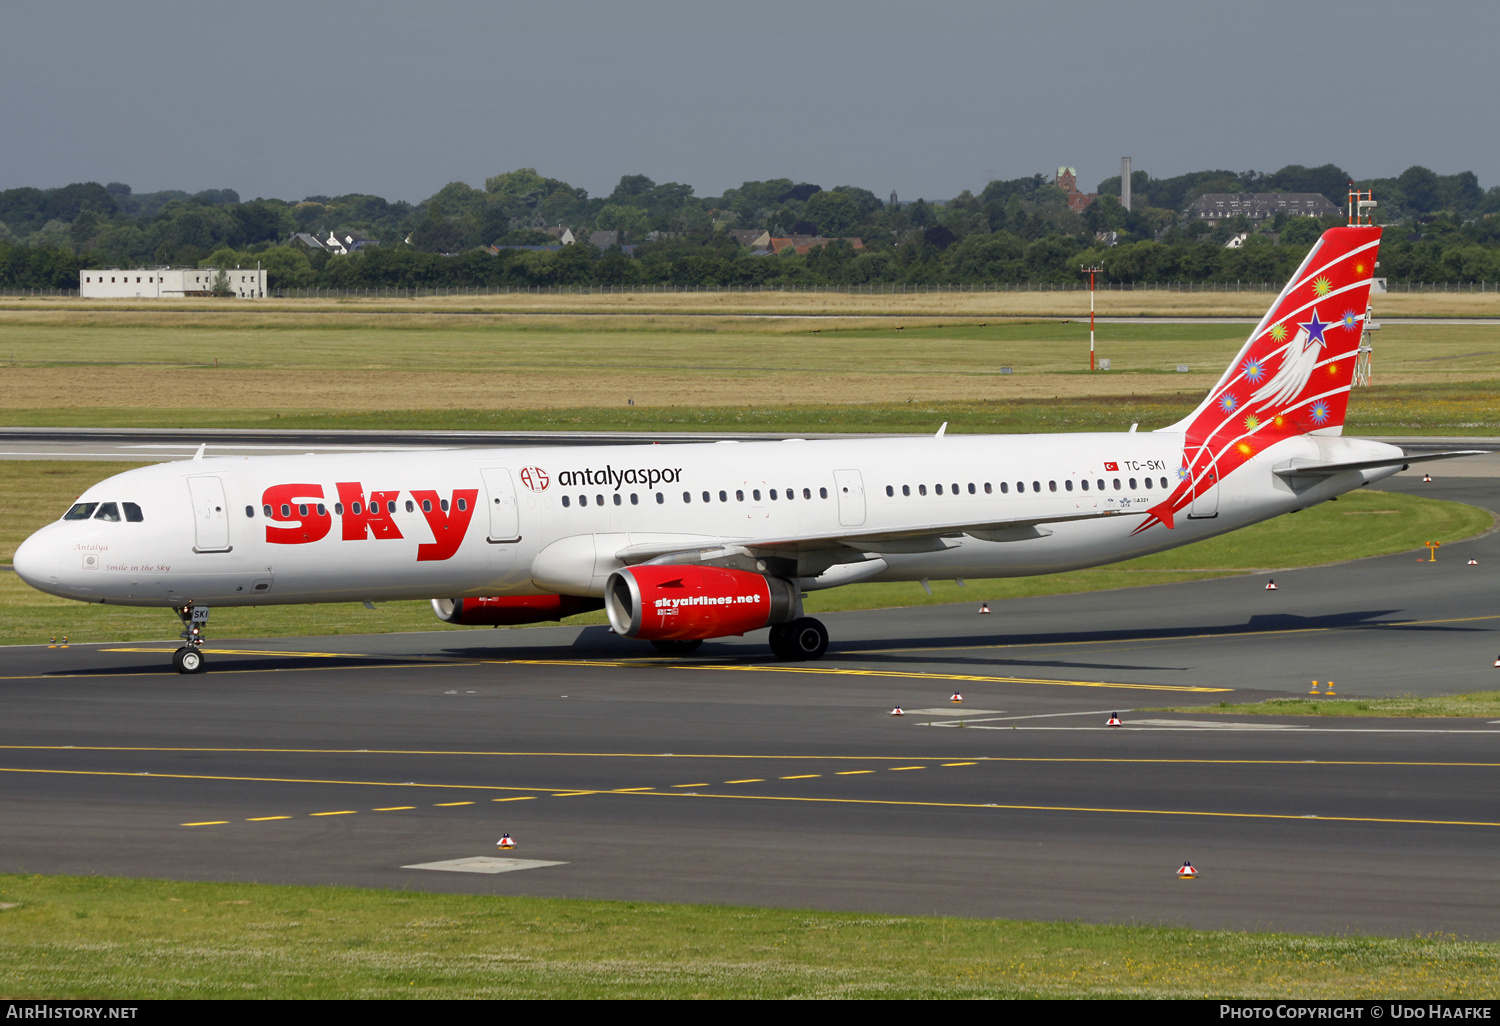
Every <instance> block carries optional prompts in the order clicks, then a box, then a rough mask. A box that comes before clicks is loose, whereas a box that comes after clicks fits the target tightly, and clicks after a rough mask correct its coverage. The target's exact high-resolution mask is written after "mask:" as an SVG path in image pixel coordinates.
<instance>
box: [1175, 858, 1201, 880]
mask: <svg viewBox="0 0 1500 1026" xmlns="http://www.w3.org/2000/svg"><path fill="white" fill-rule="evenodd" d="M1177 879H1179V880H1196V879H1198V871H1197V870H1196V869H1194V868H1193V864H1192V863H1191V862H1184V863H1183V864H1182V868H1181V869H1179V870H1178V871H1177Z"/></svg>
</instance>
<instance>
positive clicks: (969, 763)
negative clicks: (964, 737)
mask: <svg viewBox="0 0 1500 1026" xmlns="http://www.w3.org/2000/svg"><path fill="white" fill-rule="evenodd" d="M943 765H944V766H978V765H979V763H977V762H945V763H943Z"/></svg>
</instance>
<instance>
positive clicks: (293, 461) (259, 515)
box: [15, 432, 1400, 606]
mask: <svg viewBox="0 0 1500 1026" xmlns="http://www.w3.org/2000/svg"><path fill="white" fill-rule="evenodd" d="M1182 445H1183V438H1182V436H1181V435H1180V434H1175V433H1169V432H1152V433H1141V434H1136V433H1115V434H1067V435H1002V436H993V435H990V436H978V435H967V436H964V435H960V436H946V437H921V438H894V439H893V438H878V439H858V440H837V441H806V442H803V441H784V442H782V441H778V442H745V443H724V442H721V443H707V444H686V445H630V446H592V447H577V448H562V447H547V448H531V449H474V450H434V451H421V452H400V453H376V454H367V455H307V456H272V457H257V458H243V459H242V458H208V459H198V460H191V461H184V462H178V463H167V464H161V465H158V466H152V467H145V468H142V469H139V470H131V471H127V472H126V473H123V474H119V475H116V476H114V477H111V478H108V479H106V480H104V481H101V482H100V483H99V484H97V485H95V486H93V487H92V488H90V489H89V490H88V491H87V492H85V493H84V494H83V495H82V496H80V497H79V502H80V503H91V502H93V503H100V504H103V503H115V504H117V505H122V504H124V503H134V504H136V505H137V506H138V507H139V509H140V511H141V514H140V518H139V520H138V522H129V521H127V520H126V519H124V518H121V519H118V520H101V519H97V518H96V516H95V515H93V514H91V515H90V518H88V519H76V520H66V519H65V520H59V521H57V522H55V523H52V524H50V525H48V526H47V527H44V528H43V529H41V530H40V531H38V532H36V533H35V534H34V535H32V536H31V538H29V539H28V540H27V541H26V542H25V543H24V544H23V545H22V547H21V548H20V549H19V550H17V553H16V557H15V568H16V570H17V572H18V573H19V574H20V575H21V577H22V578H23V579H24V580H25V581H26V582H27V583H29V584H31V585H32V586H33V587H36V588H39V589H41V590H43V591H46V592H50V593H52V594H54V595H61V596H63V597H66V598H73V599H78V600H81V601H88V602H110V603H118V604H123V605H138V606H153V605H159V606H181V605H184V604H187V603H195V604H199V605H209V606H213V605H262V604H276V603H295V602H335V601H348V600H356V601H359V600H368V601H374V600H385V599H411V598H437V597H468V596H499V595H527V594H552V593H561V594H572V595H594V596H597V595H600V594H602V592H603V588H604V582H605V580H606V578H607V577H608V576H609V574H610V573H611V572H612V571H614V570H616V569H619V568H620V567H621V566H622V565H624V560H622V558H621V556H620V553H621V552H622V551H623V550H626V549H627V548H628V547H630V546H633V545H634V546H647V545H650V544H653V543H657V544H660V543H664V542H665V543H668V544H677V543H678V542H680V543H681V545H682V547H683V548H691V547H694V546H702V545H713V544H717V543H746V544H753V543H754V542H755V541H757V540H771V539H778V538H788V537H806V536H814V535H817V536H829V537H836V536H839V535H841V534H857V533H864V534H869V533H872V532H879V531H899V530H901V529H903V528H905V527H908V526H920V525H930V524H934V523H971V524H972V523H983V522H985V521H987V520H994V521H1004V520H1012V519H1015V518H1018V517H1027V516H1036V517H1041V516H1058V515H1066V514H1070V513H1073V512H1088V511H1097V510H1105V509H1118V510H1122V511H1127V512H1126V514H1125V515H1121V516H1113V517H1108V518H1104V519H1098V520H1079V521H1070V522H1061V523H1054V524H1050V525H1048V527H1047V529H1046V530H1045V531H1042V532H1039V533H1040V535H1041V536H1030V537H1017V538H1016V539H1015V540H1001V541H986V540H980V539H978V538H975V537H973V536H970V535H966V534H963V533H962V532H954V533H953V534H952V535H950V536H948V537H946V538H944V539H943V542H942V545H943V546H946V547H942V548H938V547H937V546H932V547H933V548H936V549H937V550H936V551H906V552H903V551H899V550H900V549H901V546H900V545H899V544H898V545H894V546H885V547H884V548H878V549H877V551H878V553H879V559H878V560H876V559H874V558H873V557H871V556H867V555H866V554H864V553H861V552H858V551H856V550H855V548H850V549H849V554H850V560H849V562H850V564H853V565H854V566H855V569H849V568H848V567H846V566H839V565H834V566H832V567H829V565H828V559H827V558H826V557H825V558H823V560H822V562H821V563H820V564H819V565H818V566H816V567H813V568H812V569H811V570H809V571H807V573H808V574H809V575H810V576H808V577H805V578H802V579H801V583H802V586H803V587H805V588H806V587H826V586H832V585H834V584H838V583H843V582H846V581H849V580H918V579H921V578H929V577H930V578H954V577H960V578H962V577H975V578H978V577H1009V576H1025V575H1032V574H1044V573H1055V572H1058V571H1063V570H1071V569H1077V568H1080V567H1088V566H1097V565H1100V564H1105V563H1112V562H1116V561H1118V560H1122V559H1127V558H1130V557H1132V556H1138V555H1142V554H1144V553H1149V552H1155V551H1159V550H1162V549H1167V548H1172V547H1175V546H1179V545H1184V544H1187V543H1189V542H1193V541H1197V540H1199V539H1202V538H1206V537H1209V536H1211V535H1216V534H1222V533H1224V532H1226V531H1231V530H1234V529H1236V528H1239V527H1244V526H1245V525H1247V524H1252V523H1255V522H1258V521H1261V520H1265V519H1267V518H1270V517H1273V516H1277V515H1278V514H1281V513H1285V512H1288V511H1290V510H1294V509H1300V508H1303V507H1306V506H1310V505H1313V504H1315V503H1318V502H1321V501H1324V500H1326V499H1329V498H1332V497H1333V496H1335V495H1338V494H1339V493H1341V492H1346V491H1349V490H1351V489H1353V488H1357V487H1360V486H1361V485H1364V484H1367V483H1369V482H1370V481H1373V480H1377V479H1379V478H1382V477H1386V476H1388V475H1389V474H1392V473H1394V472H1395V471H1396V469H1397V468H1396V467H1388V468H1382V469H1379V470H1373V471H1362V472H1360V471H1352V472H1348V473H1342V474H1338V475H1336V476H1331V477H1328V478H1327V479H1326V480H1325V481H1323V482H1322V483H1319V484H1318V485H1317V486H1316V487H1314V488H1312V489H1303V490H1302V491H1301V492H1300V493H1298V492H1294V491H1293V489H1292V488H1291V487H1290V486H1288V485H1287V484H1286V483H1285V482H1284V481H1283V480H1282V479H1281V478H1279V477H1278V476H1277V475H1275V474H1273V473H1271V470H1272V468H1273V467H1276V466H1278V465H1282V464H1285V463H1286V462H1287V461H1288V460H1291V459H1293V458H1296V457H1301V458H1306V459H1312V460H1321V461H1327V460H1330V459H1338V460H1355V459H1376V458H1389V457H1392V456H1399V454H1400V450H1398V449H1395V448H1394V447H1392V446H1388V445H1384V444H1381V443H1377V442H1369V441H1363V440H1360V439H1346V438H1341V437H1330V436H1324V437H1315V436H1309V435H1304V436H1298V437H1294V438H1289V439H1287V440H1285V441H1282V442H1280V443H1278V444H1276V445H1274V446H1272V447H1270V448H1268V449H1267V450H1265V451H1264V452H1262V453H1260V454H1258V455H1257V456H1256V457H1255V458H1254V459H1253V460H1251V461H1250V462H1249V463H1247V464H1245V465H1244V466H1242V467H1239V468H1238V469H1237V470H1235V471H1234V472H1233V473H1231V474H1228V475H1227V476H1226V477H1225V478H1224V479H1223V480H1222V481H1219V482H1218V483H1217V484H1215V485H1213V486H1212V487H1205V488H1204V489H1203V490H1202V494H1200V495H1197V496H1196V497H1195V498H1194V500H1193V506H1192V510H1191V512H1190V515H1188V516H1180V517H1178V518H1177V520H1176V523H1175V526H1174V528H1173V529H1170V530H1169V529H1167V528H1165V527H1163V526H1161V525H1157V526H1154V527H1152V528H1151V529H1149V530H1146V531H1144V532H1142V533H1140V534H1135V535H1133V534H1132V531H1133V530H1134V529H1135V528H1136V527H1138V526H1139V525H1140V524H1141V521H1142V518H1141V517H1139V516H1134V515H1131V514H1132V513H1134V512H1140V513H1142V514H1144V512H1145V510H1146V509H1147V508H1148V507H1149V506H1151V505H1152V504H1153V503H1156V502H1159V501H1160V500H1161V499H1163V498H1164V497H1165V495H1166V493H1167V491H1168V488H1167V487H1166V485H1169V484H1170V485H1172V486H1175V485H1176V479H1175V475H1176V473H1177V471H1178V468H1179V467H1180V466H1181V465H1182V457H1183V453H1182ZM1107 465H1110V466H1113V467H1116V468H1117V469H1106V466H1107ZM1085 484H1086V485H1087V488H1086V489H1085ZM341 486H342V487H341ZM375 493H379V494H378V495H376V494H375ZM705 496H706V497H705ZM371 502H375V503H377V504H378V506H377V510H376V515H373V516H372V513H371V507H370V503H371ZM319 503H322V505H323V512H322V513H319V509H318V504H319ZM424 503H425V504H426V508H425V509H424ZM356 504H357V507H356ZM267 511H269V513H270V515H269V516H268V515H267ZM861 563H862V564H863V566H862V567H861Z"/></svg>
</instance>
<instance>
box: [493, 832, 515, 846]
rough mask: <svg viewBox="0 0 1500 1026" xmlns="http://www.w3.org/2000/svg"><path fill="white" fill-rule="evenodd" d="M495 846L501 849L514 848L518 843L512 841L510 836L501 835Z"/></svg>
mask: <svg viewBox="0 0 1500 1026" xmlns="http://www.w3.org/2000/svg"><path fill="white" fill-rule="evenodd" d="M495 846H496V847H499V848H514V847H515V846H516V842H515V841H513V840H511V836H510V834H501V835H500V840H498V841H496V842H495Z"/></svg>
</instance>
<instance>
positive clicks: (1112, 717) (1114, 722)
mask: <svg viewBox="0 0 1500 1026" xmlns="http://www.w3.org/2000/svg"><path fill="white" fill-rule="evenodd" d="M1104 725H1105V726H1106V727H1118V726H1121V725H1122V724H1121V723H1120V714H1119V713H1110V714H1109V719H1107V720H1105V721H1104Z"/></svg>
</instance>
